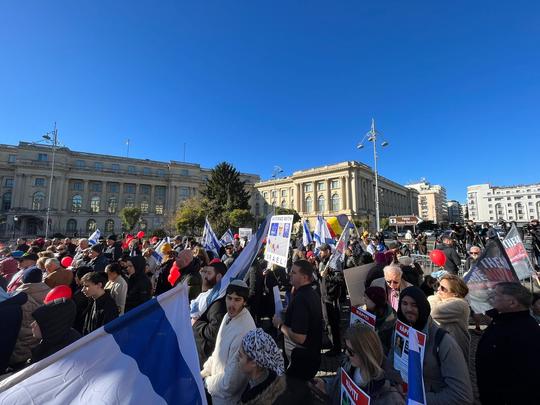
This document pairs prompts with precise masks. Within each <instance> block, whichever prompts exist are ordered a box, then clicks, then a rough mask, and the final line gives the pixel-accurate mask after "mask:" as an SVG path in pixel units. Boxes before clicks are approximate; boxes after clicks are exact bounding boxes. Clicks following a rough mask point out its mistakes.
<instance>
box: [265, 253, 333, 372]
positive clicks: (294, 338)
mask: <svg viewBox="0 0 540 405" xmlns="http://www.w3.org/2000/svg"><path fill="white" fill-rule="evenodd" d="M290 280H291V284H292V285H293V287H294V295H293V297H292V300H291V302H290V303H289V305H288V307H287V310H286V312H285V317H284V319H283V320H282V318H281V314H276V315H274V317H273V319H272V322H273V324H274V327H276V329H277V330H278V331H279V332H281V333H283V336H284V343H285V345H284V346H285V355H286V356H287V359H288V360H289V366H288V368H287V375H288V376H291V377H296V378H299V379H301V380H304V381H308V380H310V379H312V378H313V377H314V376H315V374H316V373H317V371H318V369H319V365H320V361H321V346H322V326H323V325H322V307H321V299H320V297H319V295H318V294H317V293H316V292H315V290H314V289H313V288H312V287H311V284H312V282H313V267H312V266H311V264H310V263H309V262H307V261H305V260H299V261H297V262H296V263H294V264H293V265H292V268H291V273H290Z"/></svg>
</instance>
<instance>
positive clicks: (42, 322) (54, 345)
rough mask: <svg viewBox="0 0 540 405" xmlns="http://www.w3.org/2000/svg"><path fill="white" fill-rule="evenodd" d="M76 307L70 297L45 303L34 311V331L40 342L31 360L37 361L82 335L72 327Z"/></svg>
mask: <svg viewBox="0 0 540 405" xmlns="http://www.w3.org/2000/svg"><path fill="white" fill-rule="evenodd" d="M75 314H76V308H75V304H74V303H73V301H72V300H70V299H65V298H61V299H58V300H54V301H51V302H50V303H48V304H45V305H43V306H41V307H39V308H38V309H36V310H35V311H34V312H33V313H32V317H33V318H34V319H35V321H34V322H33V323H32V333H33V335H34V337H35V338H36V339H39V340H40V342H39V344H38V345H37V346H36V347H35V348H33V349H32V357H31V362H32V363H35V362H38V361H40V360H43V359H44V358H46V357H48V356H50V355H51V354H54V353H56V352H57V351H59V350H61V349H63V348H64V347H66V346H68V345H70V344H71V343H73V342H75V341H76V340H77V339H79V338H80V337H81V335H80V334H79V332H77V331H76V330H75V329H73V328H72V327H71V325H72V324H73V321H74V320H75Z"/></svg>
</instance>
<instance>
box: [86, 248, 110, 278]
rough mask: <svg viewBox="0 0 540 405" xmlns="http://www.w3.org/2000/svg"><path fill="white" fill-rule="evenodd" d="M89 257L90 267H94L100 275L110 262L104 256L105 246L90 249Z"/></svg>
mask: <svg viewBox="0 0 540 405" xmlns="http://www.w3.org/2000/svg"><path fill="white" fill-rule="evenodd" d="M89 257H90V261H89V262H88V266H90V267H92V269H94V271H96V272H98V273H103V272H104V271H105V267H106V266H107V264H109V260H108V259H107V258H106V257H105V255H104V254H103V246H102V245H100V244H95V245H93V246H92V247H91V248H90V251H89Z"/></svg>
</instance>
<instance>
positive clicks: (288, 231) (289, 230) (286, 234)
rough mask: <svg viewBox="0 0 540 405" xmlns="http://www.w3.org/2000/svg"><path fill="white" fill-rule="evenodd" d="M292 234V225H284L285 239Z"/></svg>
mask: <svg viewBox="0 0 540 405" xmlns="http://www.w3.org/2000/svg"><path fill="white" fill-rule="evenodd" d="M290 233H291V224H283V237H284V238H288V237H289V234H290Z"/></svg>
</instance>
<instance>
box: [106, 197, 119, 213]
mask: <svg viewBox="0 0 540 405" xmlns="http://www.w3.org/2000/svg"><path fill="white" fill-rule="evenodd" d="M117 209H118V198H116V197H109V200H108V201H107V212H108V213H109V214H115V213H116V210H117Z"/></svg>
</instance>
